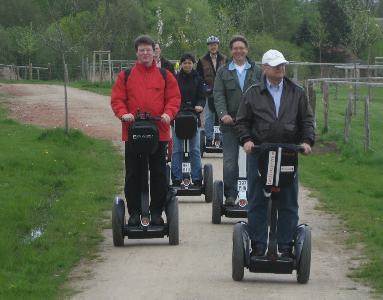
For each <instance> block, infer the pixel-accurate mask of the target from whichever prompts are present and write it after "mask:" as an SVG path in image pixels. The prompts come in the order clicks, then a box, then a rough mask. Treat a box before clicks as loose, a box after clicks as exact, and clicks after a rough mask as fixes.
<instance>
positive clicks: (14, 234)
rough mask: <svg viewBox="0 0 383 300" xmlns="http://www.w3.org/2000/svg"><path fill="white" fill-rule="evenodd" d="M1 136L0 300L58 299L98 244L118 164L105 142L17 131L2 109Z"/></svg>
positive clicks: (49, 132) (23, 129)
mask: <svg viewBox="0 0 383 300" xmlns="http://www.w3.org/2000/svg"><path fill="white" fill-rule="evenodd" d="M0 100H1V99H0ZM0 128H1V130H0V145H1V151H0V199H1V201H0V214H1V218H0V253H1V256H0V266H1V268H0V299H56V298H58V297H61V296H63V295H65V294H67V293H68V292H69V291H68V290H66V289H64V288H63V287H62V286H63V283H64V282H65V281H66V280H67V277H68V273H69V271H70V270H71V269H72V268H73V267H74V266H75V265H76V263H78V262H79V260H80V259H81V258H84V257H87V258H92V257H93V256H94V253H96V250H97V246H98V245H99V243H100V241H101V240H102V235H101V230H102V228H103V226H105V222H106V219H105V218H107V216H106V215H105V211H106V210H109V209H110V205H111V200H112V195H113V194H115V193H116V191H117V183H118V182H119V178H117V176H118V174H121V172H120V171H121V168H122V166H121V157H120V156H119V154H118V153H117V151H116V150H115V148H114V147H113V146H112V144H111V143H110V142H106V141H98V140H93V139H90V138H88V137H86V136H84V135H83V134H82V133H81V132H79V131H74V130H73V131H70V132H69V134H66V133H65V132H64V131H63V130H62V129H52V130H43V129H39V128H35V127H33V126H28V125H21V124H19V123H17V122H16V121H13V120H10V119H7V118H6V113H5V111H4V109H2V108H1V107H0ZM116 170H118V172H116Z"/></svg>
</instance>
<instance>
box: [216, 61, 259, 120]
mask: <svg viewBox="0 0 383 300" xmlns="http://www.w3.org/2000/svg"><path fill="white" fill-rule="evenodd" d="M230 63H231V61H229V62H228V63H226V64H225V65H223V66H222V67H220V68H219V69H218V71H217V75H216V77H215V81H214V91H213V96H214V105H215V109H216V112H217V114H218V118H219V119H221V118H222V117H223V116H224V115H230V116H231V117H232V118H234V119H235V117H236V115H237V111H238V107H239V103H240V101H241V99H242V96H243V92H242V90H241V87H240V85H239V80H238V76H237V73H236V70H232V71H230V70H229V65H230ZM249 64H250V65H251V68H250V69H248V70H247V73H246V78H245V84H244V87H243V91H246V90H247V89H248V87H250V86H251V85H252V84H254V83H257V82H259V81H260V78H261V70H260V68H259V67H258V66H257V65H256V64H255V63H254V62H251V61H249Z"/></svg>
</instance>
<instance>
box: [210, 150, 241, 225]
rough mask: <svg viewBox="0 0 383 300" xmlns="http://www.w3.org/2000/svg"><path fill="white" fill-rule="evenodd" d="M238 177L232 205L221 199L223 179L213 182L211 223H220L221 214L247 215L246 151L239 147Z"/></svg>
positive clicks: (233, 216) (239, 216)
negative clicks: (235, 194)
mask: <svg viewBox="0 0 383 300" xmlns="http://www.w3.org/2000/svg"><path fill="white" fill-rule="evenodd" d="M238 168H239V177H238V179H237V192H238V193H237V199H236V201H235V205H234V206H229V205H226V204H225V203H224V201H223V181H222V180H215V181H214V184H213V203H212V215H211V221H212V223H213V224H221V218H222V216H225V217H228V218H246V217H247V207H248V201H247V174H246V173H247V172H246V153H245V151H244V150H243V149H242V147H240V148H239V154H238Z"/></svg>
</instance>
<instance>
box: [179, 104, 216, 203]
mask: <svg viewBox="0 0 383 300" xmlns="http://www.w3.org/2000/svg"><path fill="white" fill-rule="evenodd" d="M197 129H198V118H197V115H196V113H195V111H194V109H193V108H183V109H182V110H181V111H180V112H179V113H178V114H177V116H176V117H175V119H174V131H175V133H176V135H177V137H178V138H179V139H181V140H183V141H184V151H183V159H182V182H181V185H180V186H173V188H174V189H175V190H176V192H177V195H178V196H200V195H201V194H205V201H206V202H211V201H212V199H213V166H212V165H211V164H205V165H204V166H203V176H202V177H203V179H202V186H194V185H192V181H191V163H190V153H189V139H191V138H193V137H194V135H195V134H196V132H197Z"/></svg>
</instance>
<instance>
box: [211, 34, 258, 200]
mask: <svg viewBox="0 0 383 300" xmlns="http://www.w3.org/2000/svg"><path fill="white" fill-rule="evenodd" d="M229 45H230V51H231V55H232V59H231V60H230V61H229V62H228V63H226V64H225V65H224V66H222V67H221V68H220V69H219V70H218V71H217V76H216V77H215V81H214V91H213V95H214V105H215V108H216V112H217V114H218V118H219V120H220V129H221V132H222V136H223V145H224V146H223V182H224V195H225V198H226V201H225V204H226V205H230V206H233V205H235V200H236V198H237V179H238V175H239V167H238V153H239V138H238V136H237V135H236V132H235V131H234V123H235V117H236V115H237V110H238V106H239V103H240V102H241V100H242V96H243V93H244V92H245V91H246V90H247V89H248V88H249V87H250V86H251V85H253V84H254V83H256V82H259V80H260V75H261V72H260V69H259V67H258V66H256V65H255V64H254V63H253V62H251V61H249V60H248V57H247V54H248V52H249V45H248V42H247V40H246V38H244V37H243V36H240V35H237V36H234V37H233V38H232V39H231V40H230V44H229Z"/></svg>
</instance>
